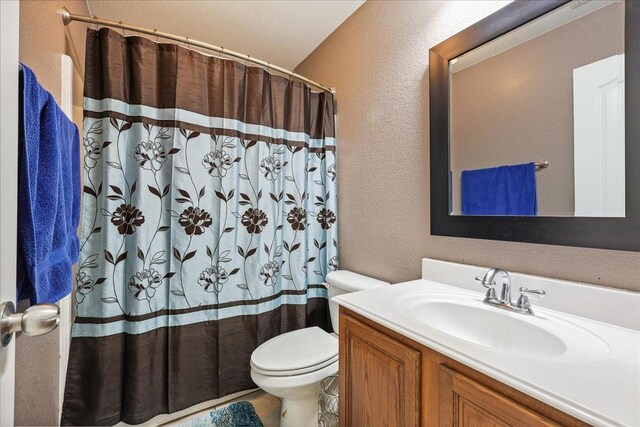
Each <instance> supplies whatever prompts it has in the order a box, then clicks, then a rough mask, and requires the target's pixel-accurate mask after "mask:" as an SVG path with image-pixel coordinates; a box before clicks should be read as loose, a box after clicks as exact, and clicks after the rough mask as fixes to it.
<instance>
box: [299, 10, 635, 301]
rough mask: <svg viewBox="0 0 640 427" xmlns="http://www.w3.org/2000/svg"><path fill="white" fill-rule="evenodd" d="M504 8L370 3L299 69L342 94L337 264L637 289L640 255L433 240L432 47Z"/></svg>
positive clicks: (381, 271) (393, 276) (374, 270)
mask: <svg viewBox="0 0 640 427" xmlns="http://www.w3.org/2000/svg"><path fill="white" fill-rule="evenodd" d="M504 4H505V3H504V2H484V1H482V2H481V1H467V2H465V1H449V2H444V1H443V2H438V1H429V2H400V1H368V2H366V3H365V4H364V5H363V6H362V7H360V9H358V10H357V11H356V12H355V13H354V14H353V15H352V16H351V17H350V18H349V19H348V20H347V21H345V22H344V23H343V24H342V25H341V26H340V27H339V28H338V29H337V30H336V31H335V32H334V33H333V34H332V35H331V36H329V37H328V38H327V39H326V40H325V41H324V42H323V43H322V45H320V46H319V47H318V48H317V49H316V50H315V51H314V52H313V53H312V54H311V55H310V56H309V57H308V58H307V59H305V61H303V62H302V64H300V65H299V66H298V67H297V71H298V72H299V73H301V74H303V75H307V76H309V77H310V78H312V79H314V80H316V81H319V82H321V83H323V84H325V85H328V86H335V87H336V90H337V101H338V174H339V175H338V176H339V184H338V188H339V195H338V197H339V199H338V200H339V218H340V233H341V234H340V236H341V237H340V258H341V268H345V269H349V270H353V271H356V272H359V273H363V274H369V275H372V276H376V277H379V278H381V279H385V280H389V281H392V282H398V281H403V280H410V279H415V278H418V277H419V276H420V258H421V257H432V258H436V259H442V260H448V261H457V262H465V263H470V264H476V265H485V266H487V265H491V266H496V265H499V266H502V267H503V268H507V269H509V270H513V271H519V272H525V273H531V274H537V275H543V276H549V277H556V278H560V279H568V280H575V281H583V282H590V283H596V284H601V285H606V286H612V287H618V288H624V289H631V290H635V291H640V253H633V252H621V251H607V250H598V249H586V248H570V247H562V246H550V245H532V244H525V243H512V242H497V241H488V240H474V239H462V238H450V237H437V236H430V235H429V234H430V232H429V167H428V165H429V85H428V81H429V78H428V77H429V69H428V66H429V63H428V59H429V48H430V47H432V46H434V45H435V44H437V43H439V42H441V41H442V40H445V39H446V38H448V37H450V36H452V35H453V34H455V33H457V32H459V31H460V30H462V29H464V28H465V27H467V26H469V25H470V24H472V23H474V22H476V21H477V20H479V19H481V18H483V17H484V16H486V15H488V14H490V13H491V12H493V11H495V10H497V9H498V8H500V7H501V6H503V5H504ZM470 280H472V279H471V278H470Z"/></svg>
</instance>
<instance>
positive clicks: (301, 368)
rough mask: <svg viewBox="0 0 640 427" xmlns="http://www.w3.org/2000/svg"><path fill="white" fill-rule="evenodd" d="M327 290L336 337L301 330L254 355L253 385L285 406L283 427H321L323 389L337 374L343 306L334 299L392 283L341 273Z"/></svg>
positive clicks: (329, 282) (331, 279) (329, 278)
mask: <svg viewBox="0 0 640 427" xmlns="http://www.w3.org/2000/svg"><path fill="white" fill-rule="evenodd" d="M326 285H327V288H328V289H329V311H330V313H331V325H332V327H333V330H334V331H336V333H333V334H330V333H328V332H325V331H324V330H322V329H320V328H318V327H315V326H314V327H311V328H305V329H298V330H296V331H292V332H287V333H285V334H282V335H278V336H277V337H274V338H272V339H270V340H269V341H266V342H265V343H263V344H262V345H260V346H259V347H258V348H256V349H255V350H254V352H253V353H252V355H251V379H253V382H255V383H256V385H258V387H260V388H261V389H263V390H264V391H266V392H267V393H269V394H272V395H274V396H276V397H279V398H280V399H281V400H282V410H281V411H280V425H281V426H283V427H293V426H295V427H306V426H309V427H311V426H313V427H316V426H317V425H318V386H319V383H320V381H322V380H323V379H324V378H326V377H329V376H331V375H336V374H337V373H338V336H337V332H338V304H337V303H335V302H333V301H331V298H333V297H334V296H337V295H341V294H345V293H348V292H357V291H363V290H366V289H373V288H378V287H381V286H387V285H389V283H387V282H383V281H381V280H377V279H373V278H371V277H367V276H363V275H360V274H356V273H352V272H350V271H345V270H340V271H334V272H331V273H329V274H328V275H327V283H326Z"/></svg>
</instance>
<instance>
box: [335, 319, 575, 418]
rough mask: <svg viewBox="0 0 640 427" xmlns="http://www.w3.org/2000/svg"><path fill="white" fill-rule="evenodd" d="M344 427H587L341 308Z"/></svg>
mask: <svg viewBox="0 0 640 427" xmlns="http://www.w3.org/2000/svg"><path fill="white" fill-rule="evenodd" d="M339 360H340V425H341V426H403V427H405V426H407V427H408V426H420V425H422V426H434V427H436V426H438V427H440V426H557V425H563V426H584V425H587V424H585V423H583V422H582V421H579V420H577V419H575V418H573V417H571V416H569V415H567V414H565V413H563V412H561V411H559V410H557V409H555V408H553V407H550V406H548V405H546V404H544V403H542V402H540V401H538V400H536V399H534V398H532V397H530V396H528V395H526V394H524V393H522V392H519V391H517V390H515V389H513V388H511V387H509V386H507V385H505V384H502V383H500V382H499V381H497V380H495V379H493V378H491V377H488V376H486V375H484V374H481V373H480V372H477V371H475V370H473V369H471V368H469V367H467V366H465V365H463V364H461V363H459V362H456V361H455V360H452V359H450V358H448V357H446V356H444V355H442V354H440V353H438V352H435V351H433V350H431V349H429V348H427V347H425V346H423V345H421V344H418V343H417V342H415V341H413V340H411V339H409V338H407V337H404V336H402V335H400V334H398V333H396V332H394V331H391V330H389V329H387V328H385V327H383V326H381V325H379V324H377V323H375V322H373V321H371V320H369V319H366V318H365V317H363V316H360V315H358V314H356V313H354V312H352V311H350V310H348V309H345V308H344V307H340V358H339Z"/></svg>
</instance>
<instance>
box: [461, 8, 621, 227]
mask: <svg viewBox="0 0 640 427" xmlns="http://www.w3.org/2000/svg"><path fill="white" fill-rule="evenodd" d="M621 53H624V2H617V3H613V4H612V5H610V6H607V7H604V8H602V9H599V10H597V11H595V12H593V13H590V14H588V15H586V16H584V17H582V18H580V19H576V20H574V21H572V22H570V23H568V24H565V25H563V26H562V27H560V28H557V29H555V30H553V31H549V32H548V33H545V34H542V35H541V36H538V37H536V38H534V39H533V40H530V41H528V42H526V43H523V44H521V45H518V46H516V47H514V48H512V49H510V50H508V51H506V52H503V53H501V54H499V55H495V56H493V57H491V58H488V59H485V60H484V61H482V62H480V63H478V64H475V65H472V66H471V67H469V68H465V69H463V70H461V71H459V72H457V73H454V74H453V75H452V76H451V171H452V172H453V212H454V213H456V214H458V215H459V214H460V213H461V194H460V173H461V172H462V171H463V170H465V169H480V168H488V167H495V166H500V165H508V164H519V163H528V162H532V161H533V162H536V161H540V162H542V161H549V167H548V168H547V169H545V170H543V171H540V172H538V173H537V174H536V181H537V195H538V215H551V216H573V215H574V178H573V70H574V69H576V68H578V67H582V66H584V65H587V64H590V63H592V62H595V61H599V60H601V59H604V58H608V57H610V56H612V55H617V54H621Z"/></svg>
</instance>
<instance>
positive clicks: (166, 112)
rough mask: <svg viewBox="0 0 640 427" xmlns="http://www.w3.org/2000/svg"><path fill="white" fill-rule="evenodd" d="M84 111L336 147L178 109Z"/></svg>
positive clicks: (94, 103)
mask: <svg viewBox="0 0 640 427" xmlns="http://www.w3.org/2000/svg"><path fill="white" fill-rule="evenodd" d="M84 109H85V110H87V111H92V112H95V113H102V112H105V111H113V112H116V113H120V114H124V115H127V116H142V117H148V118H150V119H154V120H171V121H178V122H184V123H191V124H193V125H197V126H203V127H207V128H219V129H233V130H236V131H238V132H242V133H246V134H251V135H261V136H264V137H267V138H274V139H284V140H287V141H292V142H304V143H306V144H309V147H312V148H324V147H329V146H333V145H335V138H324V139H312V138H311V137H310V136H309V135H307V134H306V133H304V132H289V131H287V130H285V129H275V128H271V127H268V126H262V125H252V124H248V123H243V122H241V121H239V120H234V119H227V118H224V117H209V116H205V115H204V114H200V113H194V112H193V111H188V110H183V109H180V108H155V107H149V106H147V105H140V104H127V103H125V102H123V101H120V100H117V99H112V98H105V99H94V98H87V97H85V98H84Z"/></svg>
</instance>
